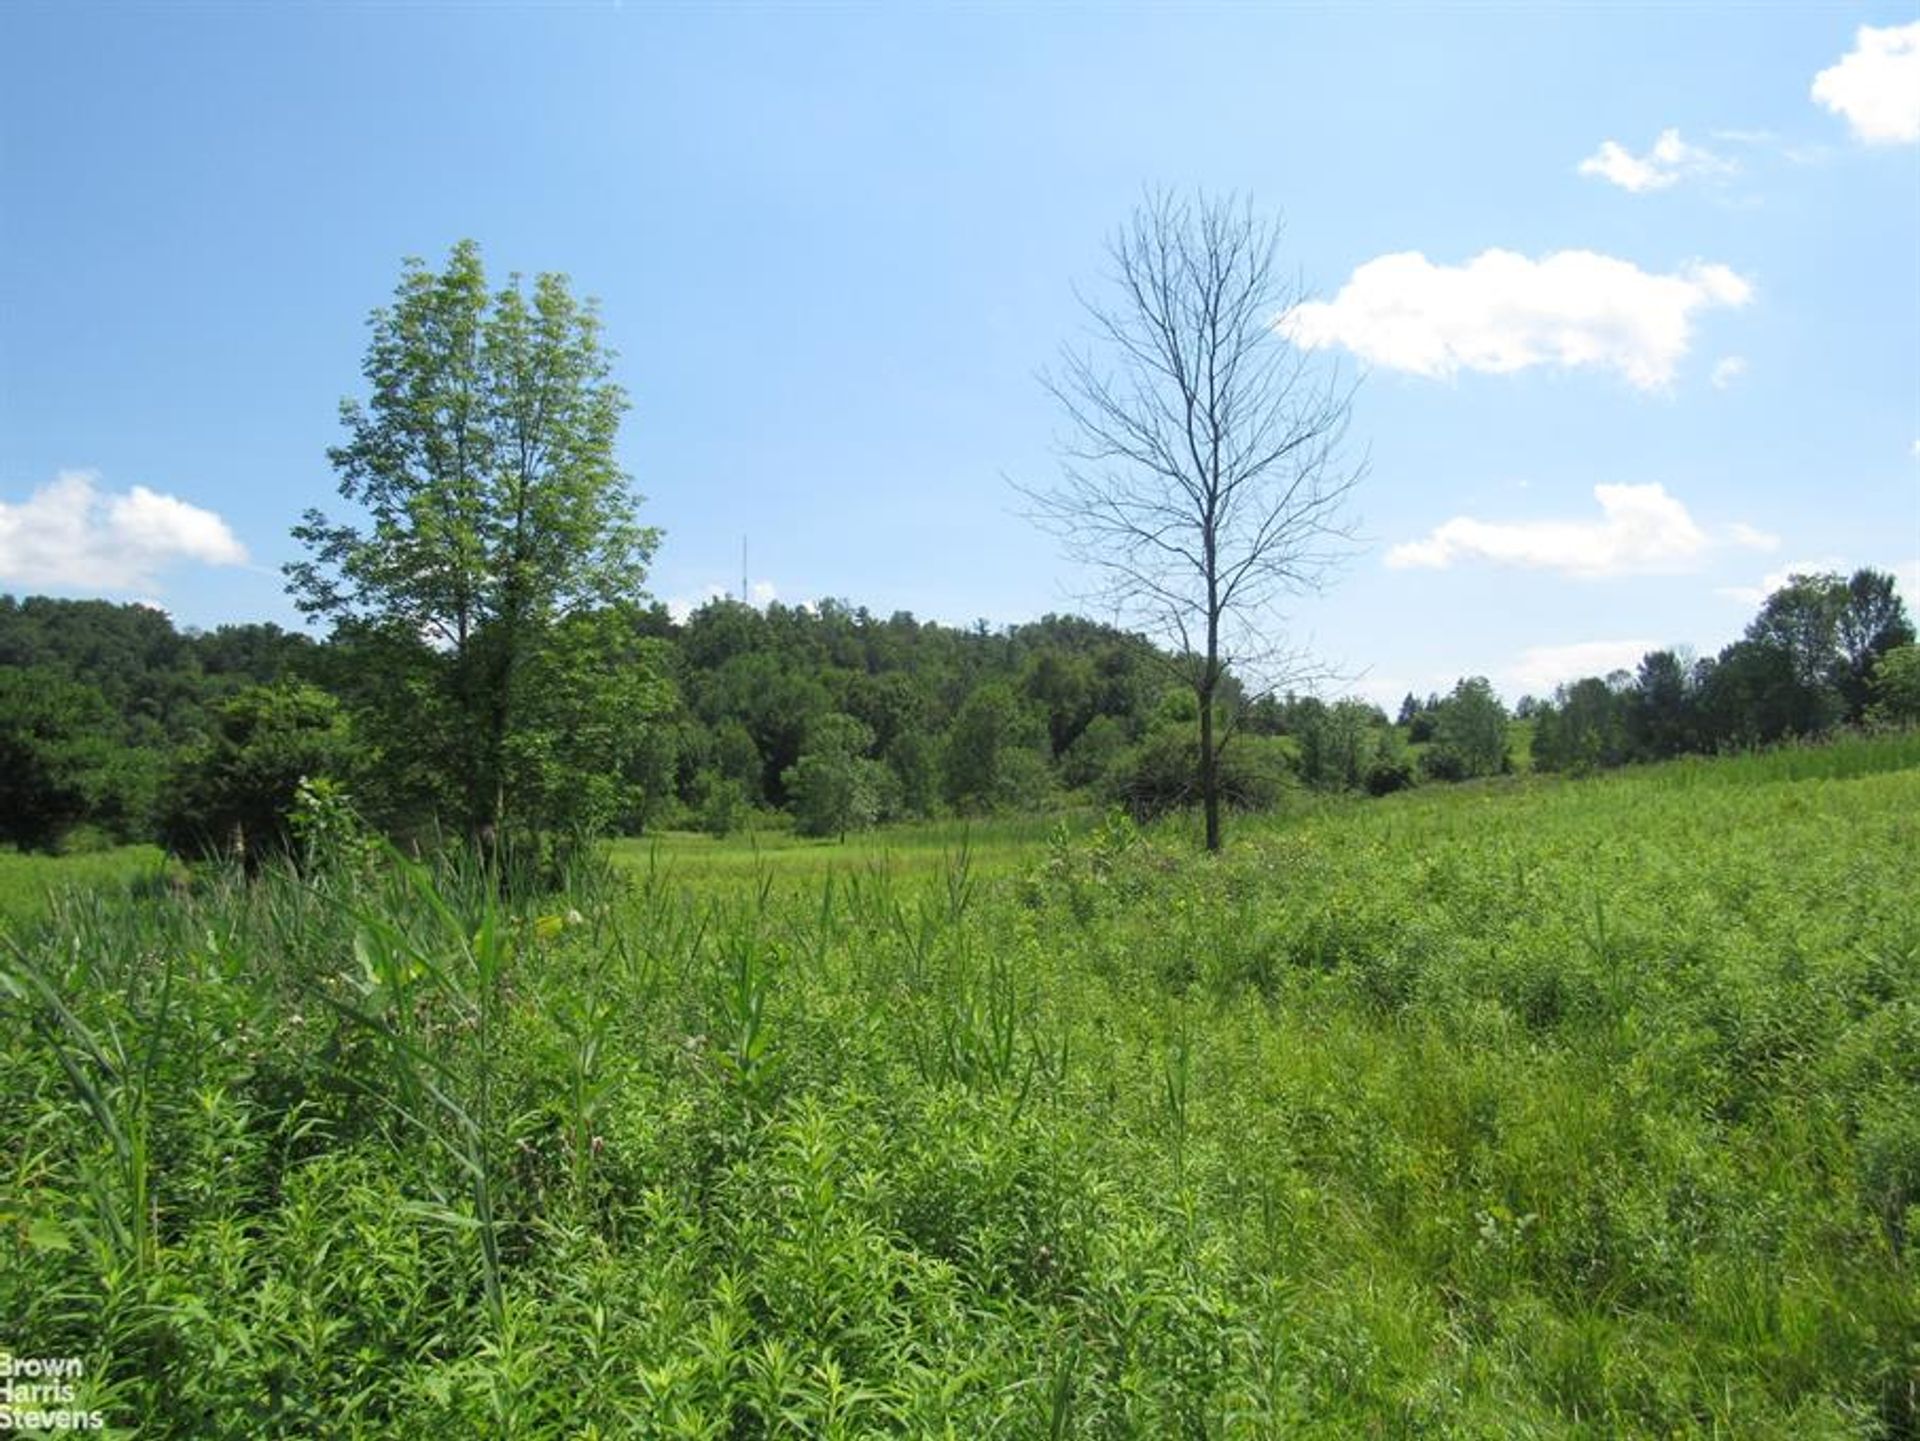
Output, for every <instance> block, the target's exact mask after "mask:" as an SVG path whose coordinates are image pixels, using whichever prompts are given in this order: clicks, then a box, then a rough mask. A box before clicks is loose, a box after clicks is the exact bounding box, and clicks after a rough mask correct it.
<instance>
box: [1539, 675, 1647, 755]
mask: <svg viewBox="0 0 1920 1441" xmlns="http://www.w3.org/2000/svg"><path fill="white" fill-rule="evenodd" d="M1626 712H1627V703H1626V699H1625V695H1624V692H1623V690H1622V689H1616V688H1615V687H1613V686H1610V685H1608V684H1607V683H1606V682H1605V681H1604V680H1601V679H1600V678H1599V677H1598V676H1588V677H1586V678H1585V679H1584V680H1577V681H1575V682H1573V683H1572V684H1571V685H1563V686H1561V687H1560V688H1559V690H1558V691H1557V692H1556V693H1555V695H1554V699H1553V702H1552V703H1551V704H1548V705H1544V706H1540V707H1538V708H1536V710H1535V711H1534V716H1533V724H1534V731H1533V764H1534V767H1535V768H1536V769H1538V770H1543V771H1573V772H1575V773H1576V774H1586V773H1588V772H1590V771H1595V770H1599V769H1601V768H1603V767H1607V766H1617V765H1619V764H1621V763H1622V762H1623V761H1625V760H1626V758H1627V716H1626Z"/></svg>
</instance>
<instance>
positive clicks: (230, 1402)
mask: <svg viewBox="0 0 1920 1441" xmlns="http://www.w3.org/2000/svg"><path fill="white" fill-rule="evenodd" d="M1916 760H1920V754H1916V745H1915V742H1914V740H1913V738H1912V737H1905V738H1901V737H1894V738H1883V739H1881V740H1877V741H1851V742H1847V743H1844V744H1842V745H1837V746H1832V747H1827V748H1824V749H1822V750H1816V751H1808V752H1804V753H1793V754H1791V755H1788V754H1787V753H1783V755H1782V758H1778V759H1776V758H1771V757H1759V758H1755V759H1751V760H1735V761H1726V762H1689V763H1686V764H1684V765H1680V766H1667V767H1659V768H1653V769H1647V770H1633V771H1624V772H1617V773H1613V774H1610V775H1608V776H1606V777H1603V778H1600V779H1597V780H1592V781H1581V782H1542V781H1538V780H1534V779H1531V778H1520V779H1514V780H1509V781H1503V782H1497V783H1490V784H1483V785H1474V786H1461V787H1447V788H1438V787H1436V788H1429V789H1423V790H1420V791H1416V792H1412V793H1408V794H1404V795H1398V796H1393V797H1389V798H1387V799H1385V800H1382V801H1377V802H1362V801H1357V800H1355V801H1350V802H1337V803H1333V804H1329V805H1325V806H1318V807H1305V808H1303V809H1302V810H1301V811H1300V812H1299V813H1297V814H1294V815H1292V816H1288V817H1283V818H1275V819H1267V820H1258V819H1256V820H1244V821H1241V822H1240V823H1239V824H1238V826H1237V827H1236V828H1235V829H1234V830H1233V831H1232V832H1231V843H1230V845H1229V849H1228V852H1227V854H1226V855H1224V856H1223V857H1220V858H1216V859H1209V858H1207V857H1205V856H1203V855H1200V854H1198V853H1196V851H1195V850H1194V848H1193V847H1192V845H1191V843H1190V840H1189V839H1188V838H1187V836H1186V835H1185V833H1184V828H1183V827H1182V826H1169V827H1166V828H1164V829H1155V830H1150V831H1148V832H1146V833H1144V834H1143V833H1141V832H1139V831H1136V830H1135V829H1133V828H1132V827H1130V826H1128V825H1125V824H1123V823H1111V824H1109V823H1101V824H1097V825H1093V826H1090V827H1087V828H1084V829H1083V831H1082V833H1081V834H1079V835H1076V836H1073V837H1070V838H1069V837H1062V838H1060V839H1058V840H1049V839H1047V837H1046V834H1045V832H1043V831H1036V832H1034V833H1033V834H1028V833H1026V832H1025V831H1023V830H1021V829H1020V828H1019V827H1006V828H989V829H987V830H984V831H983V830H981V829H978V828H976V829H975V830H974V831H973V832H972V834H971V836H970V838H969V845H968V846H967V847H966V848H965V850H964V851H963V850H962V848H961V847H959V846H958V845H956V844H955V843H954V837H953V835H952V834H950V833H945V832H939V831H935V830H931V829H930V830H927V831H925V832H924V833H919V832H916V833H906V834H900V835H894V836H884V835H883V836H880V837H875V838H870V839H869V840H868V841H867V842H865V843H864V844H863V845H861V846H859V847H857V848H856V847H852V846H850V847H848V848H846V849H845V850H841V849H840V848H837V847H832V846H823V845H819V844H815V843H806V844H799V843H791V842H789V843H787V844H782V845H777V846H776V845H772V844H768V843H767V842H766V841H765V840H764V838H763V841H762V844H761V846H760V849H759V851H758V853H756V852H755V851H754V850H753V849H751V848H750V847H747V846H745V845H736V844H728V845H725V846H721V845H715V844H714V843H711V842H703V841H700V840H699V839H697V838H680V837H673V838H670V839H669V840H667V841H665V842H663V843H662V844H661V845H660V846H659V847H658V849H657V852H654V853H655V854H656V855H657V857H658V863H656V864H654V865H651V866H650V865H649V864H648V863H647V855H648V854H649V852H650V851H652V848H651V847H645V846H639V847H636V846H628V847H623V848H621V850H620V851H619V852H618V853H617V855H616V860H617V861H618V862H619V864H616V865H615V866H613V867H611V868H609V870H608V873H607V874H605V875H603V876H601V877H600V878H598V879H597V880H595V881H592V882H590V883H583V885H582V887H581V888H580V889H579V890H578V891H576V892H575V893H573V894H570V895H566V896H561V897H546V898H534V899H530V900H527V901H526V902H524V903H522V904H518V905H503V904H500V903H497V902H496V900H495V896H496V891H495V889H494V888H493V887H490V886H489V885H487V884H486V883H485V880H484V878H483V877H479V876H476V875H474V874H472V873H470V872H464V871H462V870H460V869H459V868H457V867H453V868H447V869H443V870H442V871H440V872H438V873H436V874H429V873H427V872H425V871H418V870H405V869H399V870H396V869H393V868H390V867H385V866H379V865H369V864H367V863H365V862H363V861H357V860H355V859H354V858H353V857H351V856H344V857H343V858H342V860H341V863H340V866H339V867H338V868H336V869H335V870H333V871H332V872H330V873H327V874H323V875H321V876H319V877H318V878H316V879H315V880H313V881H312V882H310V883H306V884H302V883H298V882H296V881H294V880H292V879H290V878H288V877H285V876H271V877H268V878H266V879H265V880H263V881H261V882H258V883H256V884H255V885H254V886H252V887H251V888H247V887H243V886H240V885H238V884H237V883H232V882H229V883H226V884H222V885H216V886H212V887H210V888H207V889H206V890H204V891H203V892H202V893H201V894H199V895H197V896H194V897H192V898H188V899H181V900H177V901H173V902H169V903H166V904H157V903H152V902H149V903H147V904H145V905H144V906H128V905H125V904H121V903H115V902H111V901H108V900H90V901H79V902H74V903H70V904H67V905H64V906H62V907H61V908H59V909H58V911H57V912H56V914H55V916H54V918H53V922H52V924H51V926H50V927H49V928H47V929H45V930H43V931H40V932H37V933H36V934H35V935H34V936H33V937H31V938H30V939H28V940H27V941H26V943H25V944H24V945H23V946H22V948H21V949H20V951H19V952H18V953H17V954H14V955H13V956H11V957H10V958H9V959H7V960H6V961H5V963H4V967H3V968H0V969H3V973H4V975H5V977H6V981H5V984H6V985H7V986H8V987H9V989H10V990H11V991H12V992H13V996H12V999H11V1001H10V1003H9V1005H8V1006H7V1008H6V1010H5V1012H4V1020H0V1133H4V1135H5V1137H6V1140H5V1150H4V1152H0V1161H3V1162H4V1168H3V1169H0V1216H4V1220H5V1227H4V1231H0V1317H5V1318H7V1319H6V1322H5V1325H6V1327H7V1329H6V1331H5V1332H4V1333H0V1343H4V1345H5V1346H6V1347H8V1348H10V1349H11V1350H12V1351H14V1352H15V1353H16V1354H22V1355H27V1354H31V1355H46V1356H64V1355H74V1356H79V1357H82V1358H84V1361H85V1367H86V1376H85V1380H84V1382H83V1383H82V1385H81V1387H80V1395H79V1398H78V1399H77V1401H76V1403H75V1404H76V1405H81V1406H85V1407H98V1408H100V1410H101V1411H102V1413H103V1414H104V1416H105V1417H106V1419H107V1420H108V1421H109V1422H111V1423H112V1424H114V1425H117V1426H121V1427H125V1428H129V1430H130V1431H131V1432H135V1433H137V1434H139V1435H141V1436H151V1437H162V1436H178V1437H188V1436H193V1437H239V1436H256V1435H336V1436H373V1435H398V1434H406V1435H414V1434H449V1435H498V1436H577V1435H600V1436H609V1437H611V1436H628V1435H677V1436H712V1437H760V1436H781V1435H790V1436H848V1437H851V1436H867V1435H901V1436H942V1435H949V1436H967V1437H970V1438H971V1437H979V1436H1007V1437H1026V1436H1047V1435H1052V1436H1085V1437H1095V1436H1150V1437H1160V1436H1249V1437H1252V1436H1272V1435H1289V1436H1291V1435H1301V1436H1325V1437H1347V1436H1354V1435H1379V1436H1399V1435H1432V1436H1461V1437H1481V1436H1489V1435H1501V1436H1541V1437H1547V1436H1583V1437H1585V1436H1591V1437H1613V1436H1673V1435H1703V1436H1706V1435H1720V1436H1739V1437H1782V1438H1786V1437H1793V1438H1804V1437H1901V1436H1912V1435H1914V1434H1915V1431H1916V1427H1917V1426H1920V1395H1917V1394H1916V1377H1917V1376H1920V1287H1917V1286H1916V1276H1915V1271H1914V1258H1913V1248H1912V1237H1913V1233H1914V1230H1915V1228H1916V1226H1920V906H1916V900H1915V891H1916V887H1915V879H1916V862H1915V857H1916V855H1920V767H1916V765H1915V761H1916Z"/></svg>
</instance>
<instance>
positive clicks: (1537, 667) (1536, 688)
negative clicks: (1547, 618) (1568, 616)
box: [1500, 640, 1660, 696]
mask: <svg viewBox="0 0 1920 1441" xmlns="http://www.w3.org/2000/svg"><path fill="white" fill-rule="evenodd" d="M1659 649H1660V643H1659V642H1658V641H1651V640H1583V641H1576V642H1574V643H1573V644H1572V645H1536V646H1529V647H1528V648H1527V649H1526V650H1523V651H1522V652H1520V655H1519V657H1518V658H1517V659H1516V660H1515V661H1514V662H1513V664H1512V665H1510V666H1508V667H1507V668H1506V670H1505V671H1504V672H1502V674H1501V676H1500V679H1502V680H1504V681H1507V682H1509V683H1510V684H1512V685H1513V686H1515V687H1516V688H1518V689H1519V690H1521V691H1523V692H1528V693H1531V694H1533V695H1540V696H1544V695H1547V694H1550V693H1551V692H1552V690H1553V689H1554V687H1555V686H1561V685H1565V684H1566V683H1567V682H1569V681H1576V680H1584V679H1586V677H1588V676H1601V677H1605V676H1607V675H1609V674H1611V673H1612V672H1614V671H1617V670H1632V669H1633V668H1634V667H1636V666H1637V665H1639V664H1640V658H1641V657H1642V656H1644V655H1645V654H1646V653H1647V652H1648V651H1650V650H1659Z"/></svg>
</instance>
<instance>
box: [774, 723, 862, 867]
mask: <svg viewBox="0 0 1920 1441" xmlns="http://www.w3.org/2000/svg"><path fill="white" fill-rule="evenodd" d="M872 742H873V732H872V731H871V730H870V729H869V728H868V727H867V725H866V724H865V723H864V722H863V721H859V720H856V719H854V717H852V716H850V715H841V714H834V715H827V716H822V717H821V718H820V719H819V720H818V721H816V722H815V724H814V725H813V726H811V727H810V728H809V730H808V734H807V743H806V749H805V750H803V751H802V752H801V754H800V759H799V760H798V761H796V762H795V763H794V764H793V765H792V766H791V767H790V768H789V769H788V771H787V774H786V776H785V778H784V780H785V785H786V790H787V799H788V803H789V804H790V805H791V807H792V809H793V822H794V829H795V830H797V831H798V832H799V833H800V834H801V835H803V836H832V835H837V836H839V837H840V838H841V839H842V840H844V839H846V834H847V832H848V831H850V830H862V829H864V828H866V827H867V826H870V825H872V824H873V823H874V822H875V821H876V820H878V819H879V817H880V811H881V804H882V800H883V787H884V786H885V784H886V767H885V766H883V765H881V764H880V763H879V762H877V761H873V760H869V759H868V758H867V756H866V754H865V751H866V749H867V747H868V746H869V745H871V744H872Z"/></svg>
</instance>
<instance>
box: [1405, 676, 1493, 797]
mask: <svg viewBox="0 0 1920 1441" xmlns="http://www.w3.org/2000/svg"><path fill="white" fill-rule="evenodd" d="M1425 763H1426V766H1427V772H1428V774H1429V775H1432V776H1433V777H1434V778H1435V779H1438V780H1470V779H1472V778H1473V777H1475V776H1491V775H1499V774H1500V773H1501V772H1503V771H1506V770H1508V769H1510V768H1511V760H1510V758H1509V757H1508V754H1507V708H1506V707H1505V706H1504V705H1502V704H1501V703H1500V697H1498V696H1497V695H1495V694H1494V693H1493V686H1492V684H1491V683H1490V682H1489V681H1488V680H1487V679H1486V677H1484V676H1473V677H1471V678H1469V679H1467V680H1463V681H1461V682H1460V683H1459V684H1458V685H1456V686H1455V687H1454V688H1453V694H1451V695H1449V696H1448V697H1447V698H1446V699H1445V700H1444V701H1442V702H1441V703H1440V707H1439V710H1438V711H1437V712H1436V713H1435V715H1434V723H1433V749H1432V750H1431V751H1429V752H1428V753H1427V756H1426V762H1425Z"/></svg>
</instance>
